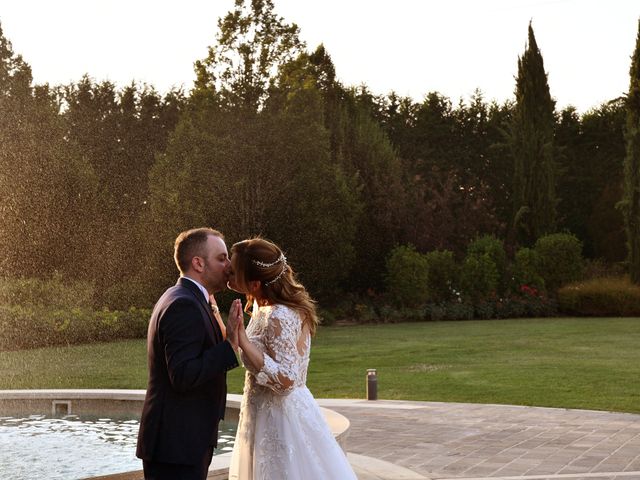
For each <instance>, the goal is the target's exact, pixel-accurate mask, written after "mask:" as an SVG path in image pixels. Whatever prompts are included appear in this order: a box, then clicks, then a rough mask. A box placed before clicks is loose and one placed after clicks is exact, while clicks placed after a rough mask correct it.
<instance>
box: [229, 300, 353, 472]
mask: <svg viewBox="0 0 640 480" xmlns="http://www.w3.org/2000/svg"><path fill="white" fill-rule="evenodd" d="M247 336H248V337H249V339H250V340H251V342H252V343H253V344H254V345H255V346H256V347H258V348H259V349H260V350H261V351H262V352H263V355H264V367H263V368H262V370H261V371H259V372H252V371H249V370H248V368H249V367H248V366H247V373H246V376H245V384H244V395H243V396H242V405H241V407H240V420H239V424H238V432H237V434H236V441H235V445H234V447H233V454H232V456H231V466H230V468H229V479H230V480H350V479H355V478H356V476H355V474H354V473H353V470H352V469H351V466H350V465H349V462H348V461H347V458H346V456H345V454H344V452H343V451H342V449H341V448H340V446H339V445H338V443H337V442H336V440H335V439H334V437H333V434H332V433H331V431H330V430H329V426H328V425H327V423H326V422H325V420H324V417H323V415H322V412H321V411H320V407H319V406H318V404H317V403H316V401H315V400H314V398H313V396H312V395H311V392H310V391H309V389H308V388H307V386H306V384H305V383H306V379H307V367H308V366H309V350H310V347H311V339H310V335H309V333H308V332H307V331H306V329H305V330H304V331H303V329H302V322H301V319H300V316H299V315H298V313H297V312H295V311H294V310H293V309H291V308H289V307H287V306H284V305H274V306H266V307H257V305H255V304H254V307H253V315H252V317H251V321H250V322H249V325H248V326H247ZM241 357H242V352H241ZM242 359H243V362H244V360H245V359H244V358H242ZM245 364H246V362H245Z"/></svg>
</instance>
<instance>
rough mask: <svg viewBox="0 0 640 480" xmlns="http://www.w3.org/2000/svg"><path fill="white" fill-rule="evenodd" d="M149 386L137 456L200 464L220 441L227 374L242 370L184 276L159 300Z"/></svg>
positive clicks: (149, 357) (153, 324) (155, 310)
mask: <svg viewBox="0 0 640 480" xmlns="http://www.w3.org/2000/svg"><path fill="white" fill-rule="evenodd" d="M147 360H148V364H149V382H148V385H147V394H146V396H145V400H144V406H143V408H142V417H141V419H140V431H139V432H138V446H137V449H136V455H137V456H138V458H141V459H143V460H147V461H156V462H162V463H176V464H183V465H195V464H198V463H201V462H202V457H203V455H205V454H206V452H207V451H208V448H209V447H210V446H211V445H215V444H216V442H217V437H218V422H219V421H220V419H222V418H223V417H224V410H225V402H226V396H227V384H226V379H227V375H226V372H227V371H228V370H230V369H232V368H234V367H237V366H238V361H237V358H236V354H235V352H234V351H233V348H232V347H231V344H230V343H229V342H227V341H224V340H223V338H222V333H221V332H220V328H219V326H218V324H217V322H216V321H215V320H214V319H213V316H212V314H211V309H210V307H209V304H208V303H207V300H206V299H205V298H204V295H203V294H202V292H201V291H200V290H199V289H198V287H197V285H195V284H194V283H193V282H191V281H190V280H187V279H185V278H180V279H179V280H178V283H177V284H176V285H175V286H173V287H171V288H169V289H168V290H167V291H166V292H165V293H164V294H163V295H162V297H160V299H159V300H158V302H157V303H156V305H155V307H154V308H153V313H152V314H151V320H150V322H149V330H148V335H147Z"/></svg>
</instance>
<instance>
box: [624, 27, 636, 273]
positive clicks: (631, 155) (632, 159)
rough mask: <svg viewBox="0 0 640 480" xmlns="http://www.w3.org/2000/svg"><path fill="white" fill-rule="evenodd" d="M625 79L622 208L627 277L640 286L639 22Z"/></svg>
mask: <svg viewBox="0 0 640 480" xmlns="http://www.w3.org/2000/svg"><path fill="white" fill-rule="evenodd" d="M629 77H630V80H629V93H628V94H627V101H626V105H627V123H626V129H625V138H626V141H627V155H626V157H625V162H624V197H623V201H622V207H623V212H624V221H625V227H626V232H627V249H628V254H629V256H628V262H629V275H630V277H631V281H632V282H633V283H635V284H640V20H639V21H638V35H637V37H636V47H635V50H634V52H633V56H632V57H631V68H630V70H629Z"/></svg>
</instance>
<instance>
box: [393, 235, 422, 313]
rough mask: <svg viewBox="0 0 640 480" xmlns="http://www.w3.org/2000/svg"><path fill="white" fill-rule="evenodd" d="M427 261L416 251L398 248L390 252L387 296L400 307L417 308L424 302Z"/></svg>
mask: <svg viewBox="0 0 640 480" xmlns="http://www.w3.org/2000/svg"><path fill="white" fill-rule="evenodd" d="M427 268H428V266H427V259H426V258H425V256H424V255H422V254H421V253H419V252H417V251H416V249H415V248H414V247H413V246H411V245H409V246H399V247H396V248H394V249H393V250H392V251H391V254H390V256H389V258H388V260H387V294H388V295H389V296H390V297H391V301H393V302H394V303H396V304H398V305H401V306H408V307H413V306H418V305H421V304H423V303H425V302H426V300H427V297H428V294H429V292H428V290H427V280H428V276H427Z"/></svg>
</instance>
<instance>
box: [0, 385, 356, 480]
mask: <svg viewBox="0 0 640 480" xmlns="http://www.w3.org/2000/svg"><path fill="white" fill-rule="evenodd" d="M145 393H146V390H125V389H33V390H0V414H2V412H3V411H6V410H9V411H15V410H22V411H29V412H30V413H34V411H33V410H32V409H36V413H40V412H43V413H47V414H49V413H52V414H56V413H57V414H60V413H63V414H64V413H66V414H82V413H83V412H85V411H96V409H99V410H100V412H101V413H102V412H104V414H105V415H106V414H109V413H127V414H134V415H140V412H141V411H142V404H143V402H144V396H145ZM241 401H242V395H238V394H234V393H229V394H227V410H226V413H225V418H234V419H237V418H238V413H239V412H240V403H241ZM320 409H321V410H322V413H323V415H324V418H325V420H326V421H327V424H328V425H329V428H330V429H331V432H332V433H333V435H334V437H335V438H336V441H337V442H338V444H339V445H340V447H341V448H342V450H343V451H344V452H345V453H346V439H347V437H348V434H349V428H350V422H349V419H347V418H346V417H345V416H344V415H341V414H340V413H338V412H335V411H333V410H330V409H328V408H325V407H320ZM230 461H231V453H222V454H219V455H216V456H215V457H214V458H213V462H212V463H211V468H210V469H209V475H208V476H207V478H208V479H209V480H212V479H213V480H226V479H227V477H228V472H229V464H230ZM91 478H92V479H94V480H95V479H100V480H107V479H108V480H142V478H143V476H142V470H136V471H130V472H124V473H117V474H111V475H103V476H98V477H91Z"/></svg>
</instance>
